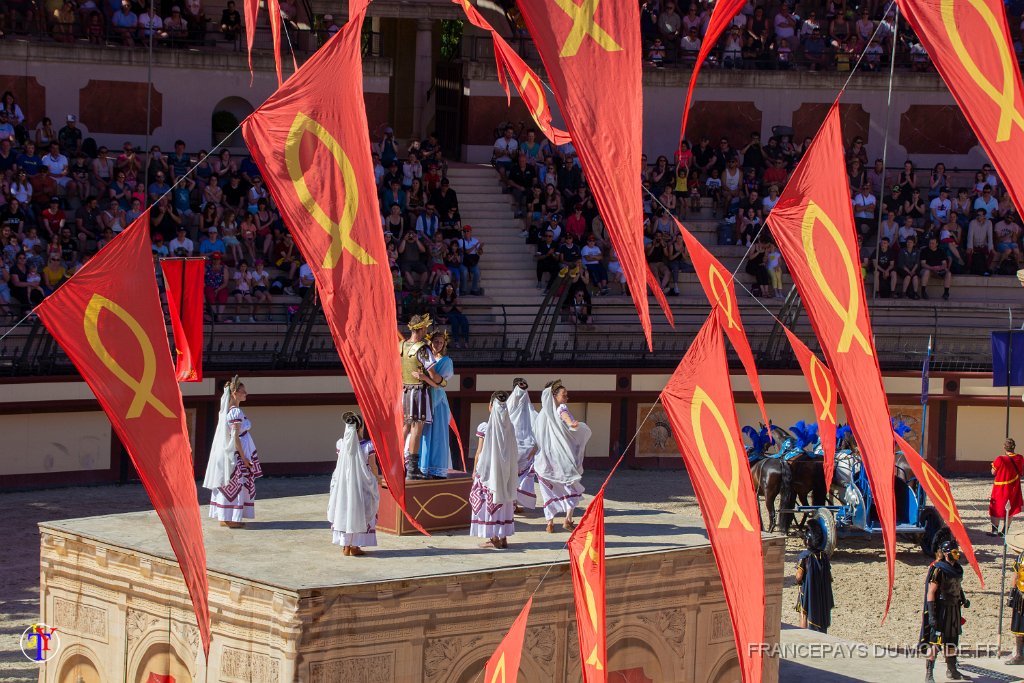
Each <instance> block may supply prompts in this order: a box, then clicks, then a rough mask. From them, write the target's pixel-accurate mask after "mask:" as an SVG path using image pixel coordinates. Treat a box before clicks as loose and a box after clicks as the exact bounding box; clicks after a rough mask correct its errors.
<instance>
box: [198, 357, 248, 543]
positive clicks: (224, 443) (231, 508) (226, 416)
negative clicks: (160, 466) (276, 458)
mask: <svg viewBox="0 0 1024 683" xmlns="http://www.w3.org/2000/svg"><path fill="white" fill-rule="evenodd" d="M247 397H248V394H247V393H246V391H245V385H244V384H242V382H241V381H240V380H239V379H238V375H235V376H234V377H233V378H232V379H231V381H229V382H227V383H226V384H225V385H224V392H223V394H221V400H220V417H219V419H218V420H217V430H216V431H215V432H214V434H213V444H212V445H211V447H210V459H209V461H208V462H207V464H206V476H205V477H204V478H203V487H204V488H208V489H210V491H211V492H212V493H211V494H210V517H212V518H214V519H219V520H220V525H221V526H226V527H229V528H231V529H238V528H241V527H242V526H244V525H245V524H244V522H243V521H242V520H245V519H252V518H254V517H255V516H256V479H258V478H260V477H262V476H263V470H262V469H261V468H260V459H259V455H257V453H256V444H255V442H253V440H252V435H251V434H250V433H249V430H250V429H251V427H252V423H251V422H249V418H247V417H246V416H245V413H243V412H242V408H241V404H242V401H244V400H245V399H246V398H247Z"/></svg>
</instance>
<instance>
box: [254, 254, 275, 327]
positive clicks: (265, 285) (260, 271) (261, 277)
mask: <svg viewBox="0 0 1024 683" xmlns="http://www.w3.org/2000/svg"><path fill="white" fill-rule="evenodd" d="M250 281H251V283H252V300H253V307H252V309H253V314H254V315H255V313H256V310H257V309H258V308H259V307H260V306H261V305H262V306H263V312H264V314H265V315H266V320H267V321H270V304H271V298H270V273H268V272H267V271H266V270H265V269H264V267H263V259H256V265H255V269H254V270H253V271H252V273H251V274H250Z"/></svg>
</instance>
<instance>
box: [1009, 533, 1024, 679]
mask: <svg viewBox="0 0 1024 683" xmlns="http://www.w3.org/2000/svg"><path fill="white" fill-rule="evenodd" d="M1007 607H1009V608H1010V609H1011V612H1010V633H1012V634H1013V637H1014V648H1013V657H1011V658H1010V659H1008V660H1006V663H1007V664H1013V665H1020V664H1024V552H1022V553H1021V554H1020V555H1018V556H1017V559H1016V560H1014V562H1013V588H1012V589H1010V598H1009V600H1008V602H1007Z"/></svg>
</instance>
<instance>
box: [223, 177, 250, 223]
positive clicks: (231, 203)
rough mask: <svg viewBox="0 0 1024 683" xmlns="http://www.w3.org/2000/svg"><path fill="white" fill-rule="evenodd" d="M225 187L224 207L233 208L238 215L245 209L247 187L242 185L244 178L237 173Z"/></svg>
mask: <svg viewBox="0 0 1024 683" xmlns="http://www.w3.org/2000/svg"><path fill="white" fill-rule="evenodd" d="M223 189H224V208H225V209H231V210H232V211H234V212H235V215H236V216H237V215H238V214H239V213H241V212H243V211H245V206H246V189H245V188H244V187H242V179H241V178H239V177H238V175H237V174H235V175H232V176H231V179H230V180H228V184H227V187H225V188H223Z"/></svg>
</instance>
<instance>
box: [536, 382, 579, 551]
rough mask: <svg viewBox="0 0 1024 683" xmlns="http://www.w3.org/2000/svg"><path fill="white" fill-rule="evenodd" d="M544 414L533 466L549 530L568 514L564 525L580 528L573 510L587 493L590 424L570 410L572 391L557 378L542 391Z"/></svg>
mask: <svg viewBox="0 0 1024 683" xmlns="http://www.w3.org/2000/svg"><path fill="white" fill-rule="evenodd" d="M540 402H541V408H540V415H538V416H537V421H536V424H535V425H534V430H533V435H534V438H536V439H537V446H538V448H539V450H538V451H537V455H536V456H535V457H534V460H533V469H534V471H535V472H536V473H537V483H539V484H540V493H541V503H542V505H543V506H544V517H545V519H547V520H548V527H547V531H548V533H549V534H553V533H554V532H555V517H556V516H557V515H558V514H560V513H561V514H564V515H565V521H564V522H563V523H562V527H563V528H564V529H567V530H569V531H572V530H573V529H575V528H576V523H575V522H574V521H573V512H574V511H575V509H576V506H577V505H578V504H579V502H580V498H581V497H582V496H583V484H582V483H581V482H580V479H582V477H583V454H584V453H585V451H586V449H587V442H588V441H590V427H588V426H587V425H586V424H584V423H582V422H579V421H577V420H576V418H575V417H573V415H572V413H571V412H569V405H568V403H569V390H568V389H566V388H565V387H564V386H562V381H561V380H555V381H554V382H552V383H551V384H549V385H548V386H547V387H545V389H544V393H543V394H541V399H540Z"/></svg>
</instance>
